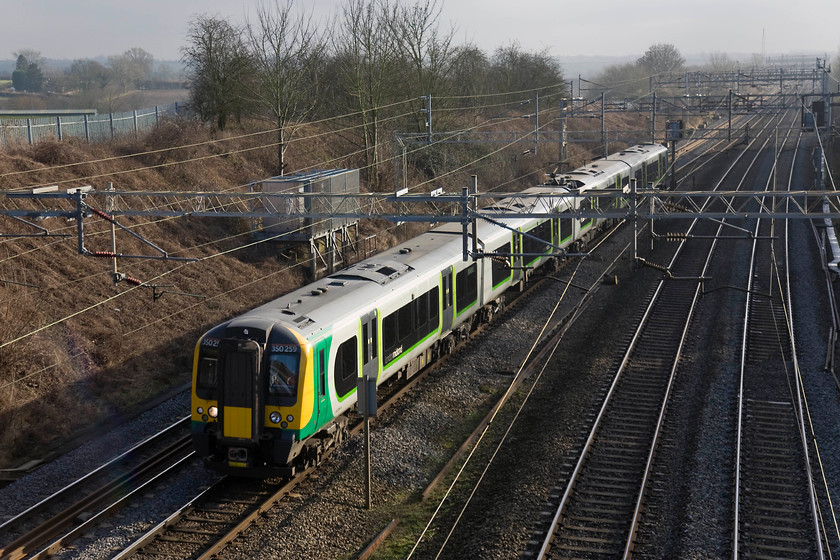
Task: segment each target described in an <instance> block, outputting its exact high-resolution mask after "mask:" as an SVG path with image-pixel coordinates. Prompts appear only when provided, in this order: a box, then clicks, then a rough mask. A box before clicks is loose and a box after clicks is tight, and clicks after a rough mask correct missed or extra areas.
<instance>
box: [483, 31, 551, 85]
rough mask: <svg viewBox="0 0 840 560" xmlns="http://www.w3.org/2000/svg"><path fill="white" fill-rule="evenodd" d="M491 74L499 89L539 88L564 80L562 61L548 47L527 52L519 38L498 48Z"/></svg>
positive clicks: (492, 62)
mask: <svg viewBox="0 0 840 560" xmlns="http://www.w3.org/2000/svg"><path fill="white" fill-rule="evenodd" d="M490 75H491V80H492V83H493V84H494V87H495V88H496V90H497V91H522V90H539V89H543V88H552V87H557V86H558V85H559V84H560V83H561V82H563V72H562V70H561V68H560V63H559V62H558V61H557V59H556V58H554V57H553V56H551V55H550V54H549V53H548V51H542V52H536V53H532V52H527V51H525V50H524V49H522V47H521V46H520V45H519V43H516V42H513V43H511V44H510V45H508V46H506V47H499V48H498V49H496V52H495V53H493V58H492V59H491V61H490Z"/></svg>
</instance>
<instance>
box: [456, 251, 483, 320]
mask: <svg viewBox="0 0 840 560" xmlns="http://www.w3.org/2000/svg"><path fill="white" fill-rule="evenodd" d="M477 299H478V273H477V268H476V265H475V263H473V264H471V265H470V266H468V267H467V268H465V269H464V270H462V271H461V272H459V273H458V274H457V275H456V276H455V312H456V313H461V312H462V311H464V310H465V309H467V308H468V307H470V306H471V305H472V304H474V303H475V302H476V300H477Z"/></svg>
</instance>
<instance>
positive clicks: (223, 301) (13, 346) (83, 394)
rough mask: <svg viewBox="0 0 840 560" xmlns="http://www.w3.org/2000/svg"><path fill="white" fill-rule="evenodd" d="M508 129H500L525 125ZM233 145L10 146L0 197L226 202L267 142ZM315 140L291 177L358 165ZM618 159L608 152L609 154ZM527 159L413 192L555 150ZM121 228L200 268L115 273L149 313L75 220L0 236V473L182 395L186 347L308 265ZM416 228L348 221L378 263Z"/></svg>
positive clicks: (529, 165)
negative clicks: (369, 240)
mask: <svg viewBox="0 0 840 560" xmlns="http://www.w3.org/2000/svg"><path fill="white" fill-rule="evenodd" d="M519 121H522V119H519ZM633 121H634V122H632V123H629V126H630V127H631V128H634V129H643V128H644V127H645V126H646V125H644V121H643V119H642V120H639V119H633ZM517 122H518V121H514V123H515V124H514V125H510V124H508V125H506V126H507V127H508V128H510V127H511V126H527V123H524V124H516V123H517ZM586 124H587V126H593V125H595V123H593V122H592V121H588V122H587V123H586ZM625 124H627V123H625ZM526 130H527V129H526ZM243 132H245V131H243V130H239V131H227V132H225V133H219V132H213V131H211V130H210V129H208V128H206V127H204V126H202V125H200V124H197V123H194V122H183V121H177V122H164V123H163V124H161V125H160V126H159V127H158V128H157V129H156V130H155V131H154V132H152V133H150V134H148V135H147V136H146V137H144V138H142V139H139V140H124V141H117V142H112V143H108V144H86V143H84V142H82V141H77V140H69V141H64V142H58V141H53V142H45V143H41V144H38V145H35V146H33V147H28V146H26V147H17V148H14V149H9V150H7V151H5V152H2V153H0V189H3V190H4V191H9V190H20V189H27V188H30V187H32V186H40V185H49V184H59V185H60V186H61V187H62V188H69V187H73V186H78V185H83V184H90V185H93V186H94V187H95V188H96V189H97V190H102V189H105V188H106V185H107V183H108V182H113V184H114V186H115V187H116V189H117V190H126V191H130V190H131V191H135V190H136V191H174V190H177V191H199V190H200V191H214V190H227V189H234V188H236V187H239V186H243V185H247V184H248V183H249V182H250V181H253V180H258V179H261V178H264V177H268V176H271V175H273V174H274V173H273V169H275V168H276V148H275V147H274V146H272V145H271V143H272V141H273V136H272V134H267V135H250V136H247V135H242V136H239V137H235V136H234V135H235V134H237V133H239V134H242V133H243ZM317 132H323V131H318V130H307V131H304V132H302V133H300V134H299V135H298V138H300V140H295V141H294V142H293V145H292V147H290V149H289V151H288V154H287V161H289V162H290V163H291V165H290V168H291V169H293V170H294V169H306V168H309V167H310V166H314V167H325V165H324V164H323V163H322V162H324V161H332V162H333V163H331V164H330V165H329V166H330V167H354V166H356V167H361V161H360V160H359V159H358V158H361V157H362V156H357V159H354V158H353V157H350V158H346V159H338V160H336V159H335V158H338V157H339V156H342V155H343V154H346V153H349V152H351V151H352V150H351V149H350V147H349V145H348V144H347V141H346V140H342V139H341V138H339V137H338V136H335V135H333V136H316V135H315V134H314V133H317ZM306 138H309V139H308V140H307V139H306ZM183 146H188V147H183ZM623 146H624V144H622V145H618V144H617V143H616V144H615V145H611V150H614V149H621V148H622V147H623ZM540 150H541V152H540V154H539V157H536V158H535V157H533V156H522V155H521V154H522V147H521V146H517V147H514V148H511V149H510V150H507V151H504V152H500V153H498V154H495V155H492V156H490V157H486V158H484V159H481V160H480V161H479V163H478V164H477V165H473V166H471V167H468V168H466V169H464V170H463V171H462V172H461V173H459V174H456V175H451V176H446V178H445V179H438V180H435V181H434V182H433V184H432V183H430V184H429V185H428V188H438V187H445V188H447V190H448V191H450V192H456V191H457V190H460V188H461V186H463V185H464V184H468V181H469V175H470V174H476V173H477V174H478V175H479V184H480V185H482V188H483V189H485V188H492V186H493V185H501V187H499V188H500V190H506V191H507V190H514V189H516V188H521V187H524V186H527V185H529V184H534V183H536V182H538V181H541V180H542V179H543V174H544V173H545V172H547V171H552V170H554V169H556V168H557V164H556V158H557V149H556V147H548V146H547V147H546V148H545V149H544V150H543V148H542V147H541V148H540ZM489 151H490V149H489V148H486V147H477V146H476V145H467V146H466V147H459V146H453V145H450V146H448V147H446V148H445V149H443V150H440V151H439V152H438V153H437V156H435V157H432V156H429V157H428V159H425V160H424V159H423V158H418V164H419V166H418V167H417V168H414V169H413V170H411V171H409V184H418V183H420V182H423V181H426V180H429V179H434V177H435V176H436V174H438V173H441V172H442V171H443V170H444V169H452V168H456V167H458V166H459V165H463V164H465V163H467V162H470V161H474V160H476V159H477V157H478V156H479V155H481V154H485V155H486V154H487V153H488V152H489ZM429 153H431V152H429ZM569 154H570V157H571V158H573V160H574V163H579V162H580V161H581V160H583V159H589V158H591V155H589V153H587V152H586V151H585V150H584V149H582V148H581V147H580V146H578V145H572V146H571V147H570V150H569ZM336 162H338V163H336ZM377 177H378V179H379V184H382V185H385V187H383V188H386V189H390V188H392V186H393V185H394V177H393V168H392V167H391V166H390V165H383V166H382V168H381V169H380V170H379V173H378V174H377ZM515 178H518V179H515ZM363 188H364V187H363ZM4 204H5V206H6V208H12V207H16V208H25V207H27V204H33V203H32V201H28V200H27V201H20V200H13V199H4ZM49 204H50V203H44V207H47V206H49ZM103 210H104V209H103ZM120 223H121V224H123V225H126V226H131V227H132V231H134V232H136V233H137V234H139V235H141V236H143V237H144V238H146V239H148V240H150V241H151V242H153V243H155V244H156V245H158V246H159V247H162V248H163V249H164V250H166V251H167V253H168V254H169V255H171V256H178V257H189V258H196V259H199V260H198V261H196V262H189V263H185V262H180V261H165V260H146V259H143V260H139V259H121V260H120V262H119V270H120V272H123V273H125V274H127V275H128V276H131V277H134V278H138V279H140V280H142V281H144V282H148V283H149V284H158V285H160V286H166V287H161V288H160V289H161V290H167V291H168V293H165V294H164V295H163V296H162V297H160V299H158V300H157V301H153V297H152V290H151V289H150V288H148V287H133V286H131V285H129V284H127V283H125V282H122V283H118V284H116V285H114V284H113V283H112V275H111V273H112V269H111V266H112V263H111V260H110V259H97V258H94V257H89V256H87V257H86V256H82V255H80V254H79V253H78V250H77V242H78V240H77V237H76V223H75V221H71V222H65V221H64V220H61V219H58V218H50V219H45V220H42V221H38V222H37V224H36V225H39V226H41V227H45V228H47V229H48V230H49V232H50V233H51V234H69V236H68V237H19V238H14V237H4V238H0V426H2V428H0V465H12V464H16V463H19V462H21V461H22V460H24V459H27V458H32V457H37V456H38V454H39V453H40V452H41V451H42V450H43V449H44V448H45V446H49V445H51V444H54V443H56V442H58V441H61V440H62V438H66V437H67V435H68V434H70V433H72V432H74V431H78V430H79V429H81V428H84V427H88V426H90V425H92V424H96V423H98V422H101V421H102V420H103V419H105V418H107V417H108V416H109V415H110V414H113V413H115V412H121V411H125V410H127V409H129V408H131V407H133V406H136V405H137V404H138V403H140V402H142V401H143V400H145V399H148V398H150V397H153V396H155V395H157V394H159V393H160V392H162V391H164V390H166V389H168V388H172V387H175V386H178V385H180V384H183V383H185V382H187V381H188V379H189V370H190V366H191V359H192V352H193V348H194V344H195V341H196V340H197V338H198V336H199V335H200V334H201V333H202V332H203V331H204V330H206V329H207V328H209V327H211V326H212V325H214V324H216V323H218V322H220V321H222V320H225V319H227V318H229V317H231V316H234V315H236V314H237V313H241V312H242V311H244V310H246V309H249V308H252V307H254V306H256V305H258V304H261V303H263V302H265V301H268V300H270V299H273V298H275V297H277V296H279V295H280V294H282V293H285V292H287V291H289V290H290V289H293V288H295V287H297V286H299V285H301V284H302V283H304V282H305V281H306V277H307V270H308V265H307V263H306V262H305V259H304V258H302V253H295V252H293V251H290V250H289V249H288V248H287V247H282V246H280V245H278V244H277V243H271V242H266V243H261V244H256V245H252V246H248V245H251V244H252V243H253V239H252V237H251V236H250V233H249V228H248V224H247V223H246V222H245V221H244V220H234V219H196V218H180V219H146V220H141V219H120ZM0 224H2V225H0V228H2V229H0V233H26V234H31V233H36V232H37V230H35V229H34V228H32V227H30V226H27V225H26V224H23V223H20V222H18V221H16V220H12V219H10V218H8V217H0ZM84 225H85V240H84V241H85V246H86V247H87V248H89V249H90V250H92V251H108V250H110V243H111V237H110V235H111V233H110V225H109V224H108V222H106V221H105V220H102V219H100V218H98V217H96V216H94V217H90V218H87V219H86V220H85V222H84ZM424 227H425V226H422V225H416V224H415V225H408V226H400V227H399V228H394V227H393V226H392V225H391V224H388V223H385V222H382V221H373V222H371V223H363V225H362V227H361V236H362V237H364V236H367V235H373V234H376V235H377V236H378V239H377V244H376V247H377V249H379V250H382V249H383V248H385V247H387V246H390V245H392V244H394V243H396V242H398V241H399V239H401V238H402V237H404V236H413V235H416V234H417V233H419V231H421V230H422V229H423V228H424ZM117 244H118V246H117V250H118V252H121V253H125V254H135V255H138V254H140V255H148V254H154V252H153V251H151V250H150V248H149V247H148V246H146V245H144V244H142V243H140V242H139V241H137V240H136V239H135V238H133V237H132V236H130V235H127V234H126V233H125V232H122V231H120V230H118V233H117ZM246 246H247V247H246ZM351 257H352V255H351ZM184 412H185V414H186V412H187V411H184Z"/></svg>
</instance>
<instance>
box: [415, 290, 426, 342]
mask: <svg viewBox="0 0 840 560" xmlns="http://www.w3.org/2000/svg"><path fill="white" fill-rule="evenodd" d="M414 306H415V308H416V310H415V311H416V312H415V314H414V330H416V331H417V333H418V335H419V334H421V333H422V335H424V336H425V334H426V333H425V331H426V323H427V322H428V321H429V294H428V293H425V294H423V295H422V296H420V297H419V298H417V299H415V300H414Z"/></svg>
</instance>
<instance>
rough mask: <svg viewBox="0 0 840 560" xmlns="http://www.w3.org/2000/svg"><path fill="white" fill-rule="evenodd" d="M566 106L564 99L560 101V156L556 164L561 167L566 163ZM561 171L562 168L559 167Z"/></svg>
mask: <svg viewBox="0 0 840 560" xmlns="http://www.w3.org/2000/svg"><path fill="white" fill-rule="evenodd" d="M567 107H568V104H567V102H566V100H565V99H561V100H560V119H559V120H560V154H559V158H558V162H559V163H560V165H561V166H562V165H563V164H564V163H565V162H566V140H567V138H566V108H567ZM561 170H562V167H561Z"/></svg>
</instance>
